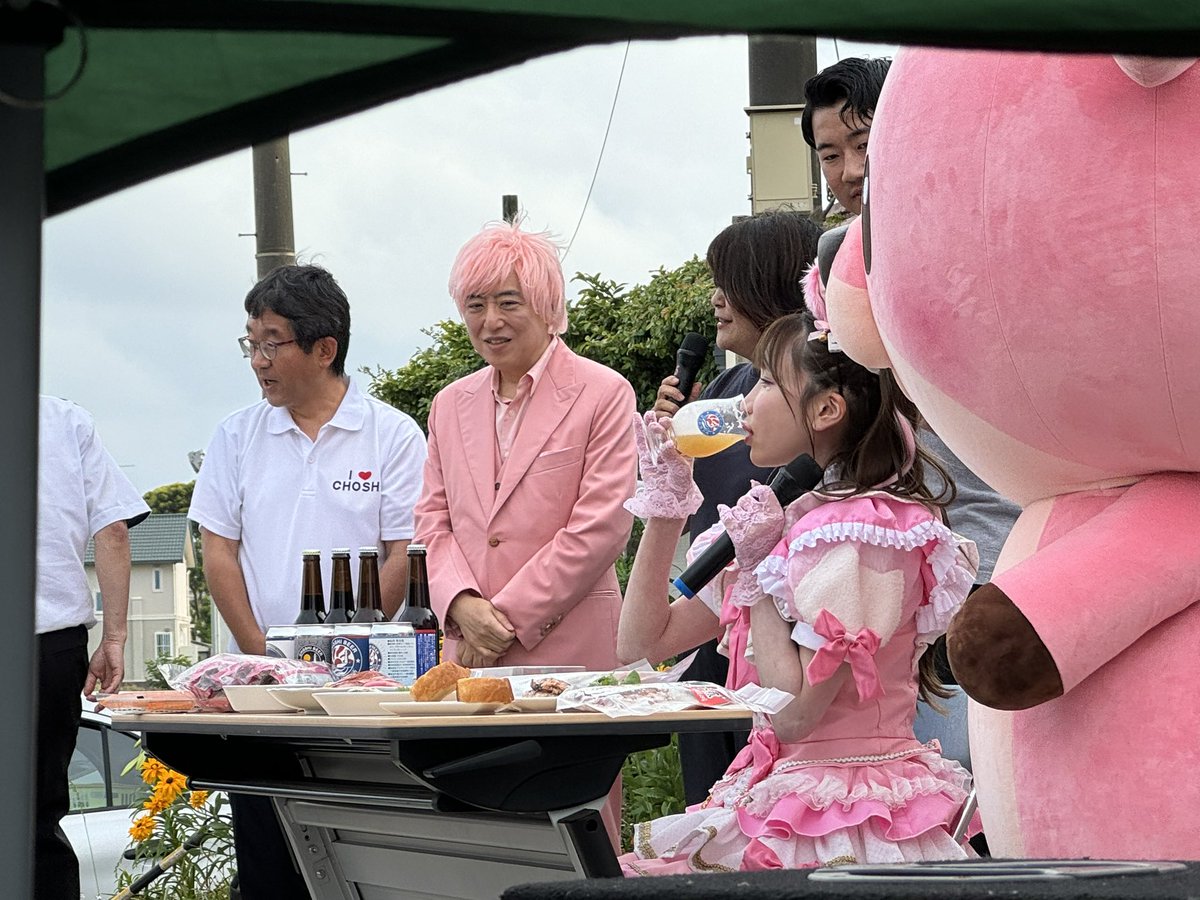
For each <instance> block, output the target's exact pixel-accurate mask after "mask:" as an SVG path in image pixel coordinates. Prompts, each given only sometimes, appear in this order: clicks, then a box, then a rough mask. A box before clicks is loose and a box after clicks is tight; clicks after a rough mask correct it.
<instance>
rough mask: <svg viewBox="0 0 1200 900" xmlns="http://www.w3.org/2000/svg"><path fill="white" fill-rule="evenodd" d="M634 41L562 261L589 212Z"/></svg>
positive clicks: (627, 46)
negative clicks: (589, 202) (589, 182)
mask: <svg viewBox="0 0 1200 900" xmlns="http://www.w3.org/2000/svg"><path fill="white" fill-rule="evenodd" d="M631 43H632V41H626V42H625V55H624V56H623V57H621V72H620V74H619V75H617V89H616V90H615V91H613V101H612V109H610V110H609V111H608V124H607V125H605V126H604V140H603V141H601V142H600V155H599V156H597V157H596V169H595V171H593V172H592V183H591V184H589V185H588V191H587V196H586V197H584V198H583V209H581V210H580V211H579V221H578V222H576V223H575V231H574V232H573V233H572V234H571V240H569V241H568V242H567V249H566V250H564V251H563V255H562V260H561V262H566V261H567V254H568V253H570V252H571V248H572V247H573V246H574V245H575V237H576V236H577V235H578V234H579V226H580V225H582V224H583V216H584V214H585V213H586V212H587V208H588V201H589V200H591V199H592V189H593V188H594V187H595V186H596V176H597V175H599V174H600V161H601V160H602V159H604V148H605V147H606V146H608V133H609V132H610V131H611V130H612V122H613V113H615V112H616V111H617V98H618V97H619V96H621V81H622V80H623V79H624V78H625V63H626V62H627V61H628V60H629V45H630V44H631Z"/></svg>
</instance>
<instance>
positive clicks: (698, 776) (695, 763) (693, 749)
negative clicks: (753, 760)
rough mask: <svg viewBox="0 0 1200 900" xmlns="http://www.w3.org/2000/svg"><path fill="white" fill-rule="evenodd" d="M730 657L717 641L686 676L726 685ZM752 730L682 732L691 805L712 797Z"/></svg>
mask: <svg viewBox="0 0 1200 900" xmlns="http://www.w3.org/2000/svg"><path fill="white" fill-rule="evenodd" d="M728 672H729V660H727V659H726V658H725V657H724V656H722V655H721V654H719V653H718V652H717V642H716V641H709V642H708V643H707V644H703V645H701V646H700V649H699V652H697V653H696V658H695V659H694V660H692V664H691V665H690V666H688V670H687V672H686V673H685V674H684V676H683V677H684V678H685V679H687V680H689V681H711V682H713V683H714V684H724V683H725V676H726V674H728ZM749 737H750V732H748V731H712V732H705V733H697V734H680V735H679V763H680V766H681V767H682V769H683V795H684V799H686V800H687V803H688V805H689V806H690V805H691V804H693V803H700V802H701V801H702V800H704V798H705V797H707V796H708V792H709V789H710V788H712V786H713V785H714V784H716V783H717V781H718V779H720V777H721V776H722V775H724V774H725V770H726V769H727V768H729V764H730V763H731V762H733V758H734V757H735V756H737V754H738V751H739V750H741V749H742V748H743V747H745V746H746V741H747V739H748V738H749Z"/></svg>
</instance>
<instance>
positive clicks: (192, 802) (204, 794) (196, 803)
mask: <svg viewBox="0 0 1200 900" xmlns="http://www.w3.org/2000/svg"><path fill="white" fill-rule="evenodd" d="M206 800H208V791H192V792H191V794H189V795H188V805H189V806H190V807H192V809H199V808H200V807H202V806H203V805H204V803H205V801H206Z"/></svg>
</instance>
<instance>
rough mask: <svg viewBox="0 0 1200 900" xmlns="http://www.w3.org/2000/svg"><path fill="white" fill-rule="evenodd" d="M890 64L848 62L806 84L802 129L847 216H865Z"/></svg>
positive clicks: (873, 60)
mask: <svg viewBox="0 0 1200 900" xmlns="http://www.w3.org/2000/svg"><path fill="white" fill-rule="evenodd" d="M891 64H892V61H891V60H890V59H857V58H854V57H851V58H850V59H843V60H841V61H840V62H837V63H834V64H833V65H832V66H830V67H829V68H827V69H823V70H821V71H820V72H818V73H817V74H816V75H814V76H813V77H812V78H810V79H808V81H807V82H805V84H804V112H803V113H801V114H800V130H801V132H802V133H803V134H804V140H805V141H806V142H807V143H808V145H809V146H810V147H812V148H813V149H814V150H816V151H817V158H818V159H819V160H820V162H821V173H822V174H823V175H824V176H825V181H826V182H828V184H829V190H830V191H832V192H833V195H834V196H835V197H836V198H837V200H838V202H839V203H841V204H842V206H843V207H845V209H846V211H847V212H848V213H851V214H852V215H858V214H859V213H861V212H862V191H863V175H864V165H865V163H866V159H867V136H868V135H869V134H870V133H871V119H872V118H873V117H874V115H875V105H876V104H877V103H878V102H879V92H880V91H881V90H883V80H884V78H886V77H887V73H888V68H889V67H890V66H891Z"/></svg>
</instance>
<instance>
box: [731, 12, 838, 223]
mask: <svg viewBox="0 0 1200 900" xmlns="http://www.w3.org/2000/svg"><path fill="white" fill-rule="evenodd" d="M749 42H750V43H749V64H750V105H749V106H747V107H746V114H747V115H748V116H749V117H750V131H749V132H748V133H747V134H746V137H747V138H749V140H750V157H749V159H748V160H747V170H748V171H749V173H750V203H751V212H752V213H760V212H764V211H765V210H768V209H781V208H782V209H794V210H797V211H799V212H808V213H811V212H813V211H814V210H815V209H819V208H820V206H821V204H820V202H819V197H820V174H819V173H820V166H819V165H818V163H817V157H816V153H815V152H813V151H812V150H811V149H810V148H809V146H808V144H806V143H805V142H804V135H803V133H802V132H801V131H800V114H801V113H802V112H803V111H804V82H806V81H807V80H808V79H809V78H810V77H811V76H813V75H815V74H817V39H816V38H813V37H792V36H783V35H751V36H750V38H749Z"/></svg>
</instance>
